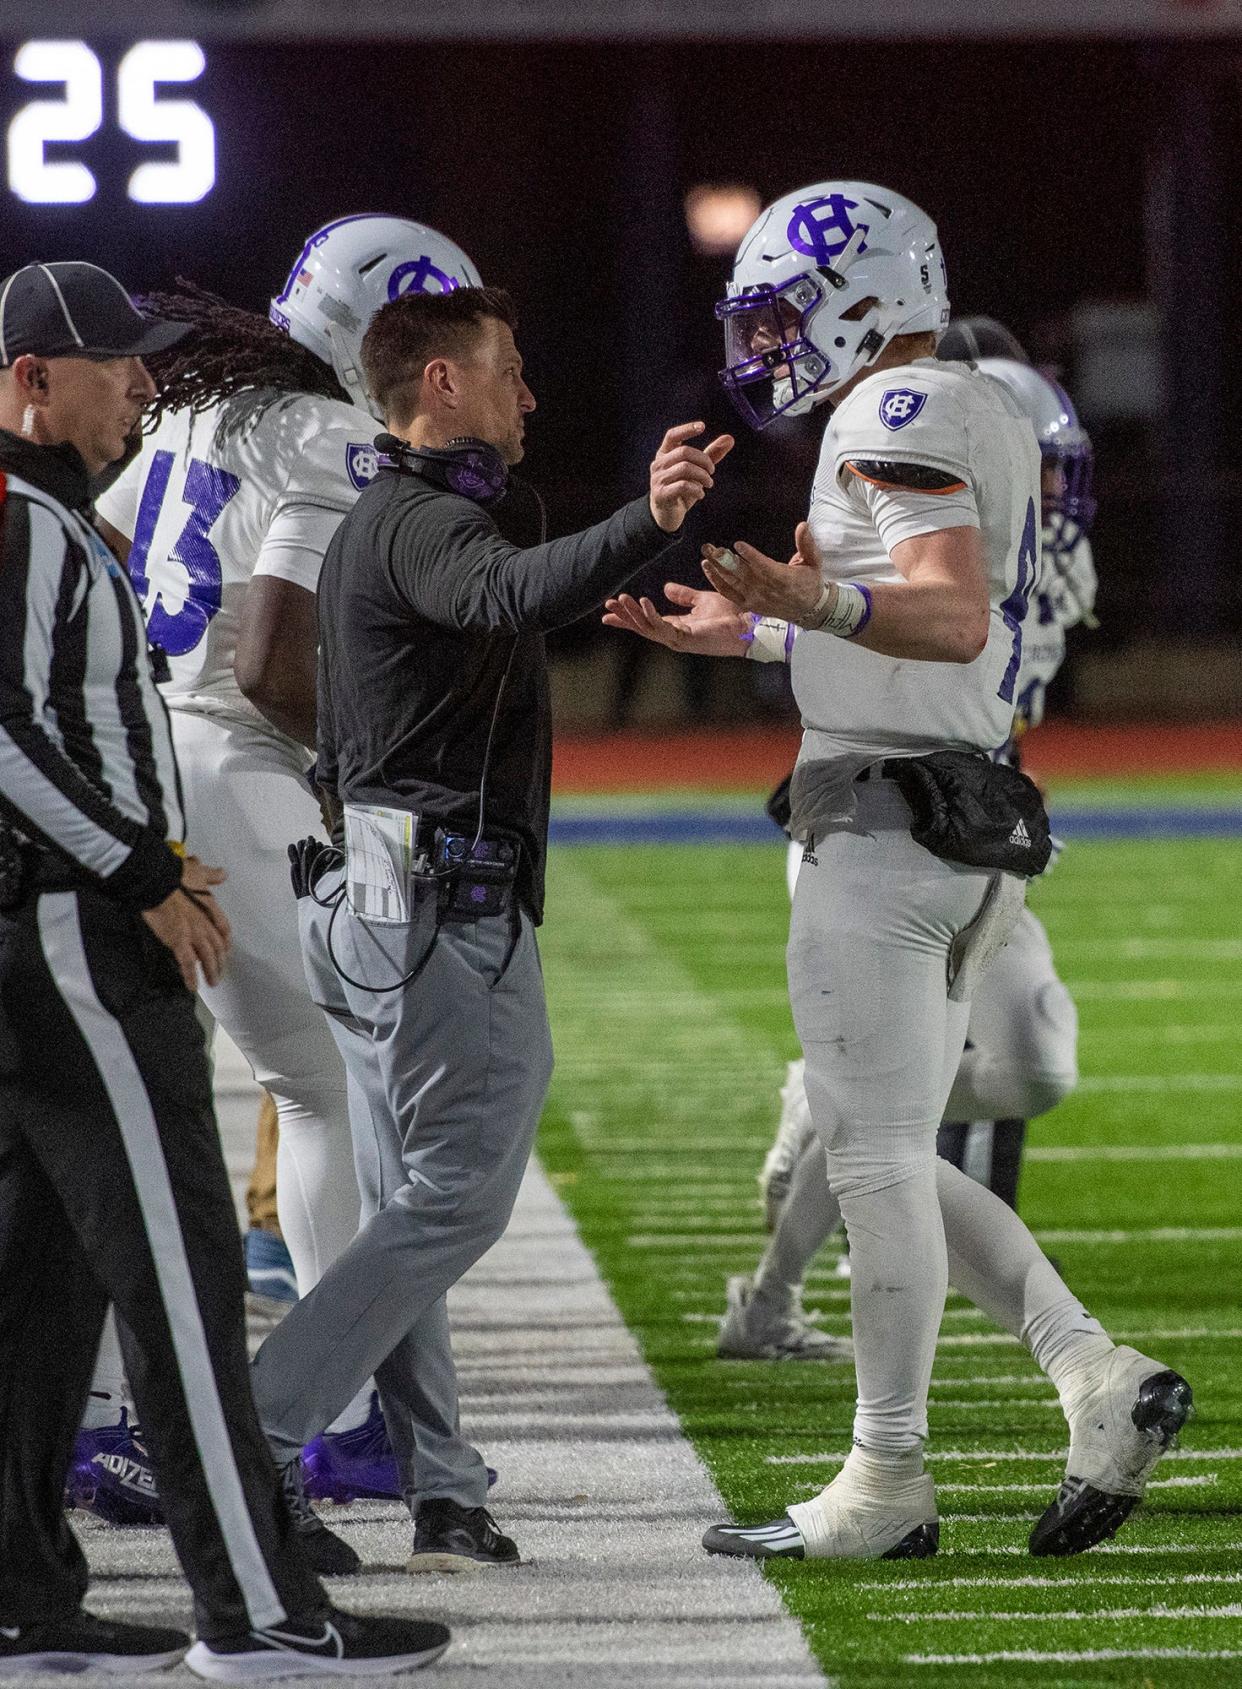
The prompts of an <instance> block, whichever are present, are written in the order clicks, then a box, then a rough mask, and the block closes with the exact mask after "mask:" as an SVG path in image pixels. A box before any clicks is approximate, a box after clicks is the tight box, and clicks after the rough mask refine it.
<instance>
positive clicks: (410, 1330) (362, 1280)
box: [254, 872, 552, 1507]
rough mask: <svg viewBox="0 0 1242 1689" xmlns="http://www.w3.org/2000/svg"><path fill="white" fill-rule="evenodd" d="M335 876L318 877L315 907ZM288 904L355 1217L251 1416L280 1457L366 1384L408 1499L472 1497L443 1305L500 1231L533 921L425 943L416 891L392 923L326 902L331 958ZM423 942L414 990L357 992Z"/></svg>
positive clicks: (537, 1023) (520, 1151)
mask: <svg viewBox="0 0 1242 1689" xmlns="http://www.w3.org/2000/svg"><path fill="white" fill-rule="evenodd" d="M340 878H341V876H340V874H339V872H338V873H331V874H327V875H325V876H323V878H322V879H321V880H320V882H319V884H318V886H317V887H316V890H317V892H318V894H319V896H320V897H322V898H328V897H330V896H331V895H332V894H333V893H334V892H335V890H336V888H337V886H338V885H339V884H340ZM298 910H299V920H300V927H301V934H302V949H303V956H304V959H305V962H306V973H307V979H308V982H309V984H310V988H311V995H312V996H313V997H314V999H315V1001H316V1002H317V1003H318V1004H319V1005H320V1006H321V1007H322V1008H323V1009H324V1010H325V1011H326V1013H327V1015H328V1017H329V1020H330V1023H331V1026H332V1030H333V1033H334V1035H335V1037H336V1040H337V1043H338V1045H339V1046H340V1050H341V1054H342V1055H343V1057H344V1058H345V1066H346V1069H347V1072H348V1077H349V1103H350V1122H351V1125H352V1128H353V1135H354V1152H355V1158H356V1163H357V1173H358V1185H359V1189H360V1191H361V1194H362V1218H363V1224H362V1228H361V1230H360V1231H359V1233H358V1236H357V1237H356V1238H355V1239H354V1241H353V1243H351V1244H350V1246H349V1247H348V1249H346V1250H345V1252H344V1254H342V1255H341V1256H339V1257H338V1259H337V1260H336V1261H335V1262H334V1264H333V1265H332V1266H331V1267H329V1269H328V1271H327V1272H326V1273H325V1274H324V1276H323V1277H322V1278H321V1279H320V1281H319V1283H318V1284H317V1285H316V1286H315V1288H314V1289H313V1290H312V1291H311V1292H310V1294H309V1295H308V1296H305V1297H303V1299H302V1300H301V1301H300V1302H298V1303H297V1304H296V1305H295V1306H294V1307H293V1308H291V1309H290V1311H289V1313H288V1314H287V1315H286V1316H285V1318H284V1319H283V1320H282V1321H281V1323H280V1325H278V1326H277V1328H276V1330H275V1331H274V1332H273V1333H272V1334H271V1336H270V1337H269V1338H268V1339H267V1341H266V1342H265V1343H264V1344H263V1346H262V1348H261V1349H260V1350H259V1352H258V1355H257V1356H256V1357H255V1362H254V1389H255V1399H256V1401H257V1403H258V1407H259V1417H260V1419H261V1421H262V1423H263V1428H264V1430H265V1431H266V1432H267V1435H268V1438H269V1440H270V1441H271V1444H272V1447H273V1450H274V1451H275V1454H276V1459H277V1461H278V1463H283V1462H285V1461H288V1460H291V1459H292V1458H293V1457H294V1456H295V1455H296V1454H297V1453H298V1452H299V1450H300V1449H301V1448H302V1447H303V1445H304V1444H305V1443H307V1442H309V1441H310V1439H311V1438H312V1437H315V1436H317V1435H318V1434H319V1433H320V1432H321V1431H323V1430H324V1428H325V1427H326V1426H327V1425H329V1424H331V1422H332V1420H333V1419H334V1418H335V1417H336V1415H337V1414H338V1413H339V1412H340V1411H341V1409H342V1408H343V1407H344V1406H345V1405H346V1403H347V1402H348V1401H349V1400H350V1398H351V1397H352V1396H353V1395H354V1393H355V1392H356V1391H357V1390H358V1389H360V1388H361V1386H362V1385H363V1384H364V1383H365V1382H366V1380H367V1378H368V1377H369V1376H370V1375H371V1374H372V1373H374V1375H375V1380H376V1383H377V1384H378V1386H379V1391H380V1400H381V1403H382V1405H383V1409H384V1417H385V1420H386V1421H387V1425H388V1431H389V1435H390V1436H391V1438H392V1443H393V1448H394V1451H395V1453H396V1456H397V1465H398V1471H399V1473H400V1475H401V1481H402V1487H403V1489H404V1491H405V1493H406V1498H407V1501H410V1502H412V1501H413V1499H414V1497H415V1495H417V1497H418V1498H419V1499H420V1500H425V1499H427V1498H429V1497H432V1496H437V1497H448V1498H450V1499H451V1500H453V1501H456V1502H458V1503H460V1504H461V1505H462V1506H464V1507H477V1506H481V1505H482V1503H483V1502H484V1500H485V1499H486V1496H487V1472H486V1468H485V1466H484V1464H483V1461H482V1459H481V1457H480V1455H479V1453H478V1451H477V1450H476V1449H474V1448H473V1447H472V1446H471V1445H470V1444H469V1443H467V1442H466V1441H465V1440H464V1439H463V1438H462V1436H461V1433H460V1430H459V1426H458V1414H457V1379H456V1374H455V1371H454V1367H453V1357H452V1351H451V1347H450V1342H449V1325H448V1315H447V1311H446V1307H445V1294H446V1292H447V1291H448V1290H449V1288H450V1287H451V1286H452V1285H454V1284H455V1283H456V1282H457V1280H458V1279H459V1278H460V1277H461V1276H462V1274H463V1273H464V1272H466V1270H467V1269H468V1268H469V1267H471V1266H473V1265H474V1263H475V1262H476V1261H477V1260H478V1259H479V1257H480V1256H481V1255H483V1254H484V1253H485V1252H486V1251H487V1250H488V1249H490V1248H491V1246H492V1244H493V1243H495V1242H496V1240H497V1239H498V1238H499V1237H500V1235H501V1233H502V1232H503V1231H504V1229H505V1227H506V1225H507V1224H508V1221H509V1216H510V1214H511V1212H512V1210H513V1204H514V1201H515V1199H516V1197H517V1192H518V1186H519V1185H520V1183H521V1180H522V1174H523V1171H524V1169H525V1167H526V1162H527V1160H528V1158H529V1155H530V1149H531V1144H532V1142H533V1139H534V1135H535V1128H536V1125H537V1124H538V1120H539V1114H540V1110H541V1109H542V1107H543V1100H544V1097H545V1095H546V1093H547V1088H548V1081H549V1079H550V1078H551V1074H552V1040H551V1035H550V1033H549V1030H548V1017H547V1010H546V1007H545V1004H544V993H543V975H542V972H541V970H540V965H539V952H538V948H537V946H536V942H535V932H534V927H533V925H532V923H531V921H530V918H529V916H527V915H526V914H524V913H523V914H522V915H521V916H520V920H519V922H518V925H517V926H516V928H515V925H514V921H513V919H512V918H511V917H510V916H509V915H495V916H484V917H482V918H480V919H478V920H474V921H459V922H446V923H444V924H443V925H442V927H441V929H440V933H439V936H438V937H435V938H434V940H433V933H434V927H435V912H434V906H433V903H432V901H431V900H426V901H423V902H420V904H419V905H418V907H417V908H416V910H415V913H414V917H413V919H412V920H411V922H410V923H409V925H407V926H380V925H376V924H373V923H369V922H365V921H363V920H360V919H359V918H358V917H356V916H354V915H353V914H351V913H350V911H349V908H348V906H347V905H346V904H344V903H342V904H341V906H340V908H339V911H338V912H337V914H336V917H335V922H334V923H333V925H332V930H331V948H332V952H333V954H334V956H335V961H333V958H332V956H330V955H329V949H328V943H329V939H328V929H329V922H330V921H332V913H331V911H330V910H328V909H326V908H323V907H321V906H320V905H319V904H318V903H316V902H315V901H314V900H313V899H312V898H309V897H307V898H303V899H302V900H301V902H300V903H299V905H298ZM428 945H432V949H431V953H430V957H429V960H428V962H427V965H426V967H425V968H424V969H423V970H422V972H421V973H420V974H419V976H418V978H417V979H416V980H415V981H413V982H412V983H411V984H409V985H407V986H405V987H403V988H401V989H398V990H379V991H375V990H367V989H364V988H363V987H365V986H372V987H375V986H380V987H382V986H386V985H390V984H392V983H393V982H395V981H397V980H400V979H401V978H402V977H403V976H404V975H405V974H407V973H409V972H410V970H411V969H412V968H413V967H414V966H415V965H416V964H417V963H418V961H419V959H420V958H421V957H422V956H423V955H424V954H425V953H426V951H427V947H428ZM338 965H339V971H338ZM343 976H349V977H348V978H346V977H343ZM349 979H352V980H353V981H356V982H359V983H356V984H351V983H349Z"/></svg>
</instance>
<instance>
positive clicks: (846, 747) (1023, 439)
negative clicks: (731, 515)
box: [791, 358, 1040, 772]
mask: <svg viewBox="0 0 1242 1689" xmlns="http://www.w3.org/2000/svg"><path fill="white" fill-rule="evenodd" d="M885 463H903V464H918V465H921V466H923V467H925V468H927V469H929V470H931V471H934V472H936V473H935V475H934V476H933V478H932V479H933V480H934V482H935V487H934V490H928V491H911V490H908V489H907V488H906V487H904V486H900V485H896V484H894V483H891V482H886V480H885V476H884V471H883V465H884V464H885ZM851 465H855V466H862V467H861V468H859V467H854V468H851V467H850V466H851ZM1039 512H1040V460H1039V447H1038V445H1037V443H1036V440H1035V434H1034V430H1033V429H1032V427H1031V424H1030V419H1029V418H1028V417H1026V416H1024V415H1023V414H1022V413H1021V412H1020V411H1019V410H1018V407H1017V405H1016V403H1015V402H1014V400H1013V399H1012V398H1011V397H1010V395H1009V393H1008V392H1007V391H1006V390H1005V389H1004V388H1003V387H1002V386H1001V384H1000V383H999V382H997V381H994V380H992V379H991V378H990V377H989V376H986V375H982V374H980V373H979V371H977V370H975V369H974V368H973V367H972V366H969V365H966V364H956V363H942V362H938V361H937V360H936V359H934V358H921V359H919V360H917V361H916V362H915V363H912V364H907V365H904V366H902V367H900V368H896V369H888V370H884V371H882V372H881V373H879V374H877V375H873V376H870V377H868V379H867V380H866V381H863V382H861V383H860V384H859V385H858V386H857V387H856V388H855V389H854V390H853V392H852V393H850V394H849V396H848V397H847V398H846V399H845V400H844V401H843V403H842V404H841V405H840V406H839V407H838V409H837V411H836V412H835V414H834V415H833V417H832V420H831V422H830V423H829V426H828V429H827V431H826V433H825V435H824V441H823V446H822V449H821V453H820V461H819V468H818V470H817V472H816V476H815V483H814V489H813V492H812V497H811V510H810V517H809V520H810V526H811V531H812V533H813V535H814V537H815V539H816V542H817V543H818V545H819V549H820V555H821V556H822V558H823V560H824V564H823V566H824V576H825V579H827V580H833V581H860V582H862V583H863V584H871V583H873V582H892V583H898V582H900V581H901V579H902V576H901V575H900V574H899V572H898V571H897V569H896V568H895V567H894V565H893V563H892V560H891V557H890V552H891V551H892V550H893V548H894V547H895V546H896V545H898V544H900V543H901V541H903V540H907V539H912V538H914V537H915V536H916V535H919V534H925V533H931V532H935V531H937V530H939V529H943V528H958V527H977V528H978V529H979V530H980V532H981V534H982V538H983V546H984V552H985V555H986V558H987V567H988V596H989V599H990V602H991V621H990V627H989V630H988V639H987V644H986V646H985V648H984V650H983V651H982V652H981V653H980V655H979V656H978V657H976V658H975V660H974V661H973V662H971V663H966V664H962V663H934V662H922V661H915V660H913V659H906V658H897V657H886V656H882V655H880V654H879V653H878V652H875V651H869V650H867V649H866V648H865V647H863V646H860V645H854V644H851V642H850V641H849V640H845V639H838V638H836V637H835V636H833V635H832V634H822V633H815V634H805V635H803V636H802V637H801V638H799V639H798V640H797V641H796V643H795V645H794V648H793V655H792V663H791V668H792V678H793V686H794V695H795V697H796V698H797V700H798V705H799V708H800V710H801V712H802V721H803V726H804V728H805V733H804V737H803V744H802V751H801V753H800V756H799V762H800V763H803V764H806V763H813V762H818V763H836V764H837V765H838V767H839V768H840V769H841V771H842V772H846V771H848V770H852V769H857V768H859V767H861V766H863V765H865V764H866V763H868V762H871V761H874V760H875V759H877V758H880V757H884V756H917V755H920V754H924V753H927V752H930V751H934V750H938V749H944V748H953V749H958V750H982V751H993V750H995V749H996V747H997V746H999V745H1001V744H1003V743H1004V742H1005V741H1006V740H1007V739H1008V737H1009V734H1010V730H1011V726H1012V722H1013V714H1014V708H1015V704H1016V701H1017V697H1018V680H1019V670H1020V666H1021V661H1022V640H1023V629H1024V624H1025V620H1026V615H1027V606H1028V603H1029V599H1030V596H1031V593H1032V591H1033V590H1034V588H1035V586H1036V582H1037V576H1038V573H1039V562H1040V515H1039Z"/></svg>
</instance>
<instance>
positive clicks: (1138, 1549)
mask: <svg viewBox="0 0 1242 1689" xmlns="http://www.w3.org/2000/svg"><path fill="white" fill-rule="evenodd" d="M1165 1458H1166V1459H1167V1458H1168V1457H1167V1455H1166V1457H1165ZM987 1552H988V1553H989V1554H1015V1555H1017V1554H1021V1555H1024V1556H1025V1557H1026V1558H1028V1559H1029V1558H1030V1553H1031V1551H1030V1549H1029V1548H1028V1547H1027V1546H1026V1544H1025V1543H1023V1544H1021V1546H1015V1545H1014V1544H1011V1543H1005V1544H1004V1545H1002V1546H1001V1547H999V1548H989V1549H988V1551H987ZM1239 1552H1242V1542H1213V1543H1206V1544H1205V1543H1199V1542H1180V1543H1179V1542H1166V1543H1157V1542H1140V1543H1133V1542H1102V1543H1101V1544H1100V1545H1099V1547H1098V1548H1093V1549H1092V1550H1091V1556H1092V1558H1093V1559H1094V1558H1095V1556H1096V1555H1097V1554H1231V1555H1236V1554H1238V1553H1239Z"/></svg>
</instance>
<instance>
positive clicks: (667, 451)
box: [649, 422, 733, 534]
mask: <svg viewBox="0 0 1242 1689" xmlns="http://www.w3.org/2000/svg"><path fill="white" fill-rule="evenodd" d="M702 432H703V424H702V423H701V422H681V423H678V425H677V426H676V428H670V429H669V431H668V433H667V434H666V435H665V436H664V438H663V440H662V441H661V442H660V449H659V451H658V452H657V453H656V455H655V456H654V457H653V458H652V460H651V492H650V497H649V503H650V505H651V514H652V516H653V517H654V519H655V522H656V525H657V527H660V528H663V530H664V532H665V533H666V534H675V533H676V532H677V530H678V529H679V528H680V527H681V525H682V523H683V522H684V521H685V519H686V512H687V511H688V510H689V509H690V507H691V505H695V504H697V503H698V502H699V500H700V499H701V498H706V497H707V495H708V493H709V492H710V491H711V489H712V486H713V483H714V481H715V477H716V466H717V464H719V463H720V462H721V461H722V460H723V459H724V458H726V457H727V456H728V455H729V453H730V452H731V451H732V450H733V436H732V434H718V435H717V436H716V438H715V439H714V440H713V441H712V442H711V444H710V445H708V446H704V447H700V446H692V445H691V444H690V443H689V442H690V441H691V440H693V438H694V436H695V435H696V434H701V433H702Z"/></svg>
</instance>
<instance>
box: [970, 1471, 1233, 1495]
mask: <svg viewBox="0 0 1242 1689" xmlns="http://www.w3.org/2000/svg"><path fill="white" fill-rule="evenodd" d="M1218 1482H1219V1478H1218V1476H1217V1474H1216V1473H1215V1472H1209V1473H1207V1474H1206V1475H1201V1476H1199V1477H1196V1478H1153V1479H1152V1481H1151V1482H1150V1483H1149V1484H1148V1486H1147V1488H1148V1489H1149V1490H1191V1489H1202V1488H1205V1487H1207V1486H1208V1485H1210V1484H1215V1483H1218ZM1047 1488H1048V1486H1047V1484H937V1485H936V1492H937V1494H939V1495H1043V1494H1044V1493H1045V1492H1046V1490H1047Z"/></svg>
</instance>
